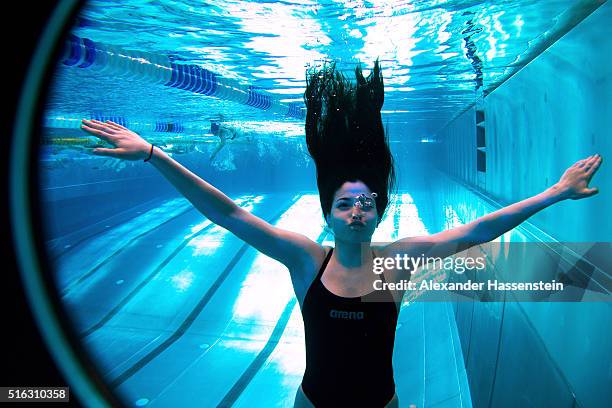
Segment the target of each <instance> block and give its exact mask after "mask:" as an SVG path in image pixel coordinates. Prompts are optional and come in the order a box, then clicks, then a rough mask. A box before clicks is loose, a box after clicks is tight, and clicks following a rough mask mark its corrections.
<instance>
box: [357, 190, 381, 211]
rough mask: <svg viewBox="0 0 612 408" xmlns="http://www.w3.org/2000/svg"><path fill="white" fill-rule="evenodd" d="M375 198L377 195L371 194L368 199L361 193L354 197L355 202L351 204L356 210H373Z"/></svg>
mask: <svg viewBox="0 0 612 408" xmlns="http://www.w3.org/2000/svg"><path fill="white" fill-rule="evenodd" d="M376 197H378V194H376V193H372V194H371V195H370V196H369V197H368V196H367V195H365V193H361V194H359V195H358V196H355V202H354V203H353V206H354V207H357V208H363V207H368V208H373V207H375V206H376V201H375V198H376Z"/></svg>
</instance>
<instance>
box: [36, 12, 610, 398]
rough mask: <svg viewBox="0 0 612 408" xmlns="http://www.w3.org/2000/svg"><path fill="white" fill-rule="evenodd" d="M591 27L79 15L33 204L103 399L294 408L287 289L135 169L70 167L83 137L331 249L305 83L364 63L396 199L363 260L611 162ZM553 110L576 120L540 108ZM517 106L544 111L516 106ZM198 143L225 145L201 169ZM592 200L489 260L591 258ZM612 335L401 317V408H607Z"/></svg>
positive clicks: (577, 325) (547, 313)
mask: <svg viewBox="0 0 612 408" xmlns="http://www.w3.org/2000/svg"><path fill="white" fill-rule="evenodd" d="M611 16H612V8H611V7H610V4H607V3H606V2H605V1H581V2H576V1H569V0H565V1H560V0H559V1H553V0H551V1H545V2H532V1H496V2H486V1H432V0H428V1H413V2H400V1H380V2H365V1H344V2H343V1H330V0H326V1H309V0H303V1H266V2H258V1H233V0H232V1H210V2H206V3H200V2H192V1H163V2H157V1H126V2H121V4H118V3H109V2H106V1H90V2H86V3H85V4H84V5H83V7H82V9H81V10H80V12H79V14H78V16H77V17H76V20H75V21H74V25H73V28H72V29H71V31H70V33H69V35H70V36H69V37H67V38H66V39H65V41H64V48H63V50H62V51H61V52H60V54H59V60H58V62H57V65H56V68H55V71H54V73H53V76H52V82H51V83H50V84H49V89H48V97H47V100H46V101H45V105H44V106H45V114H44V117H43V118H42V121H43V122H42V125H43V128H42V134H41V135H40V142H41V145H40V147H41V148H40V155H39V175H40V182H41V184H40V192H41V195H40V199H41V208H42V212H43V214H42V216H43V217H42V218H43V220H44V235H45V242H46V247H47V250H48V258H49V261H50V262H51V265H52V266H53V270H54V276H53V278H54V286H55V288H56V289H57V293H58V295H59V297H60V298H61V302H62V305H63V306H64V308H65V311H66V315H67V316H68V319H69V320H70V322H71V324H72V327H73V328H74V331H75V333H76V334H77V336H78V337H79V339H80V341H81V342H82V344H83V346H84V348H85V350H86V351H87V352H88V354H89V355H90V357H91V359H92V361H93V362H94V364H95V365H96V369H97V371H98V372H99V373H100V375H101V376H102V378H103V379H104V380H105V382H106V383H107V384H108V387H109V388H110V389H111V390H113V392H115V393H116V394H117V395H118V396H119V397H120V398H121V400H122V401H123V402H124V403H125V404H126V405H127V406H155V407H166V406H168V407H170V406H172V407H174V406H228V407H229V406H244V407H253V406H257V407H259V406H261V407H270V406H283V407H285V406H286V407H291V406H293V400H294V398H295V392H296V390H297V388H298V386H299V384H300V382H301V378H302V375H303V372H304V368H305V347H304V331H303V322H302V317H301V314H300V310H299V305H298V303H297V300H296V298H295V295H294V293H293V290H292V286H291V281H290V279H289V274H288V273H287V270H286V268H284V267H283V266H282V265H281V264H280V263H278V262H276V261H274V260H272V259H270V258H268V257H266V256H264V255H262V254H260V253H258V252H257V251H256V250H255V249H253V248H252V247H250V246H248V245H246V244H245V243H244V242H242V241H241V240H239V239H238V238H237V237H235V236H234V235H232V234H231V233H230V232H228V231H227V230H225V229H223V228H221V227H218V226H216V225H214V224H212V223H211V221H210V220H208V219H207V218H206V217H205V216H203V215H202V214H201V213H199V212H198V211H197V210H196V209H195V208H194V207H193V206H192V205H191V204H190V203H189V202H188V201H187V200H186V199H185V198H183V197H181V196H180V195H178V193H177V192H176V191H175V190H174V189H173V188H172V186H171V185H170V184H169V183H168V182H167V181H165V180H164V179H163V177H162V176H161V175H160V174H159V173H157V171H156V170H155V169H154V168H153V167H152V166H150V165H149V164H147V163H142V162H140V161H137V162H125V161H120V160H117V159H113V158H107V157H98V156H93V155H91V154H90V149H91V148H92V147H95V146H100V145H101V144H100V141H97V140H96V139H95V138H93V137H90V136H87V135H86V134H85V133H84V132H82V131H81V130H80V129H79V124H80V119H81V118H98V119H101V120H106V119H110V120H114V121H116V122H118V123H122V124H124V125H125V126H127V127H129V128H131V129H133V130H135V131H137V132H138V133H139V134H141V135H142V136H143V137H144V138H145V139H147V140H149V141H151V142H153V143H155V144H156V145H158V146H160V147H161V148H162V149H164V150H165V151H167V152H168V153H169V154H170V155H171V156H172V157H173V158H174V159H176V160H177V161H179V162H180V163H181V164H183V165H185V166H186V167H188V168H189V169H190V170H192V171H194V172H195V173H196V174H198V175H199V176H200V177H202V178H203V179H205V180H207V181H208V182H210V183H211V184H213V185H214V186H216V187H217V188H219V189H220V190H222V191H223V192H225V193H226V194H228V196H230V197H231V198H232V199H233V200H234V201H235V202H236V203H237V204H238V205H239V206H241V207H242V208H244V209H245V210H247V211H249V212H251V213H253V214H255V215H257V216H258V217H261V218H263V219H264V220H266V221H268V222H270V223H272V224H274V225H277V226H279V227H281V228H284V229H287V230H291V231H296V232H299V233H302V234H304V235H306V236H307V237H309V238H310V239H312V240H314V241H316V242H319V243H321V244H323V245H330V246H331V245H333V242H334V241H333V236H331V235H330V234H329V232H328V231H327V230H326V229H325V228H324V222H323V218H322V214H321V210H320V204H319V199H318V196H317V191H316V183H315V168H314V164H313V162H312V160H311V159H310V157H309V156H308V154H307V150H306V147H305V142H304V120H303V115H304V104H303V99H302V95H303V92H304V86H305V71H306V69H308V68H310V67H313V66H321V65H322V64H323V63H325V62H331V61H335V62H336V63H337V67H338V68H339V69H340V70H341V71H342V72H344V73H345V75H346V76H348V77H351V76H352V75H353V73H352V72H353V70H354V67H355V65H356V64H357V63H362V65H363V68H364V70H365V71H366V73H367V71H369V70H370V69H371V66H372V64H373V61H374V60H375V59H376V58H380V61H381V65H382V72H383V77H384V80H385V105H384V107H383V110H382V117H383V122H384V123H385V125H386V127H387V130H388V137H389V140H390V146H391V150H392V152H393V154H394V157H395V160H396V165H397V169H398V176H399V185H398V189H397V192H396V193H395V194H394V195H393V197H392V199H391V204H390V206H389V209H388V212H387V214H386V216H385V218H384V220H383V221H382V223H381V224H380V226H379V227H378V229H377V231H376V233H375V236H374V238H373V240H374V241H377V242H385V241H392V240H396V239H399V238H402V237H406V236H416V235H427V234H432V233H436V232H439V231H442V230H445V229H448V228H452V227H455V226H458V225H461V224H464V223H467V222H470V221H471V220H473V219H475V218H477V217H479V216H482V215H485V214H487V213H490V212H493V211H495V210H497V209H499V208H500V206H502V205H505V204H509V203H511V202H515V201H518V200H519V199H523V198H526V197H527V195H528V194H529V195H532V194H536V193H537V192H539V191H541V190H538V189H542V188H545V187H546V186H548V185H550V184H551V183H553V182H554V181H556V180H553V179H552V178H551V177H559V176H560V175H561V173H562V170H563V169H564V168H566V167H568V166H569V165H571V164H572V163H573V161H575V160H577V159H578V158H583V157H585V155H587V154H586V153H587V152H588V154H592V153H594V152H601V153H602V155H604V156H605V153H606V152H610V153H612V150H611V149H612V146H611V144H610V143H609V142H608V141H607V139H605V136H604V131H603V130H602V129H609V127H608V126H607V123H608V122H609V120H610V119H607V117H610V115H608V116H606V111H605V109H606V108H605V106H609V104H607V105H606V104H605V103H604V104H600V103H595V102H592V101H594V100H596V101H599V102H601V101H602V100H603V101H604V102H605V101H606V100H609V94H607V90H609V88H610V85H608V84H607V82H606V81H605V80H602V79H601V78H606V76H607V75H608V74H609V73H610V72H609V68H607V67H608V66H611V65H612V64H605V63H601V61H607V59H609V58H608V57H607V56H606V54H605V53H603V52H600V53H598V52H597V50H592V49H589V48H588V47H587V46H586V44H588V45H589V46H592V47H595V45H594V44H595V41H589V40H588V39H589V38H591V39H592V38H597V39H602V38H612V37H607V36H606V35H605V34H606V33H607V32H608V31H609V29H607V28H604V26H606V25H605V24H604V23H603V22H605V21H608V20H607V19H609V18H610V17H611ZM606 30H607V31H606ZM598 41H599V40H598ZM602 41H603V43H602V44H603V45H601V47H602V48H603V49H605V48H606V46H609V44H610V42H609V40H605V41H604V40H602ZM606 41H607V42H606ZM568 50H569V51H568ZM560 56H562V57H567V60H565V59H562V61H561V62H560V61H559V58H561V57H560ZM583 57H584V58H583ZM555 58H556V59H555ZM590 58H592V60H591V59H590ZM568 61H569V62H568ZM574 61H580V63H575V64H574ZM564 64H565V65H564ZM542 66H543V67H542ZM582 67H586V68H588V69H591V70H592V71H589V72H593V73H592V74H587V73H585V72H584V69H585V68H582ZM555 69H558V70H560V72H561V73H556V74H554V75H558V76H554V77H553V76H552V75H551V76H550V77H547V76H546V75H543V74H542V73H543V72H544V73H549V74H550V73H551V72H555V71H554V70H555ZM555 78H569V79H564V80H567V81H568V82H571V83H570V84H569V86H564V87H559V86H556V84H557V83H558V82H559V81H563V80H561V79H555ZM521 84H530V85H531V86H526V85H521ZM602 84H603V85H602ZM572 86H574V87H575V89H574V94H572V95H585V96H576V98H578V99H577V100H576V101H575V104H576V106H587V105H586V102H584V101H585V100H588V101H589V105H588V106H590V107H592V108H593V109H594V110H595V111H597V110H598V109H600V110H601V111H597V112H600V114H598V115H595V114H593V115H592V116H593V118H597V119H593V120H590V121H587V120H585V117H586V118H590V116H589V114H587V113H584V112H583V110H582V108H577V107H576V106H574V105H571V103H572V102H564V101H568V100H571V99H572V98H569V97H566V96H565V95H561V96H558V97H554V96H552V95H554V92H555V90H557V91H559V88H571V87H572ZM527 88H529V89H527ZM517 89H518V91H517ZM544 92H548V93H544ZM536 93H537V98H539V99H538V101H540V100H541V99H542V97H541V95H540V94H544V95H548V94H550V95H551V97H550V101H548V100H546V101H545V102H538V103H533V104H529V105H527V106H525V103H526V102H519V101H521V100H525V101H529V100H531V99H529V98H532V96H533V95H536ZM521 97H524V99H521ZM535 98H536V97H535V96H533V99H535ZM564 98H566V99H564ZM580 98H583V99H580ZM606 98H607V99H606ZM519 103H522V104H523V105H522V106H515V105H516V104H519ZM568 103H569V104H570V105H571V107H570V108H568V111H569V112H568V111H565V110H564V106H565V105H567V104H568ZM591 103H592V106H591ZM542 104H543V105H542ZM540 105H542V106H543V107H542V108H539V106H540ZM602 105H603V106H602ZM540 109H541V110H540ZM517 112H518V113H517ZM530 112H537V113H538V114H534V116H529V115H530ZM607 113H608V114H609V111H608V112H607ZM483 115H486V116H483ZM547 115H550V116H547ZM573 115H577V116H576V117H574V116H573ZM481 116H482V118H481ZM479 118H481V119H479ZM514 118H517V119H516V122H514V120H515V119H514ZM568 118H569V119H568ZM564 121H570V122H564ZM600 121H601V122H600ZM215 123H217V124H219V123H221V124H222V125H223V126H225V127H227V128H228V129H232V131H233V132H235V135H236V137H235V138H233V139H232V140H228V141H227V143H226V144H225V145H224V146H223V148H221V149H220V150H219V151H218V153H216V154H213V152H214V151H215V150H217V149H218V147H219V138H218V137H217V136H216V135H215V134H213V132H212V129H213V128H214V124H215ZM568 123H569V124H568ZM592 123H597V125H596V126H593V127H592V128H588V126H591V124H592ZM574 124H576V125H575V126H573V125H574ZM521 126H522V127H521ZM551 126H552V128H551ZM555 126H558V128H557V127H555ZM583 128H588V129H587V130H586V131H585V135H584V139H583V138H582V136H574V135H575V134H577V133H579V131H582V129H583ZM515 129H517V130H515ZM565 129H571V130H572V132H573V133H568V134H564V135H563V136H560V137H559V139H557V136H556V133H555V131H561V130H565ZM519 130H520V131H519ZM485 132H486V138H485ZM521 132H523V133H521ZM530 132H535V133H537V137H532V136H531V135H532V133H530ZM587 139H588V140H587ZM583 140H584V141H585V142H584V143H582V141H583ZM534 146H535V147H534ZM592 149H597V150H596V151H592ZM549 151H552V152H553V154H547V152H549ZM577 154H580V155H582V156H580V157H576V155H577ZM517 157H527V158H528V159H529V160H527V159H526V160H525V161H526V162H529V163H533V164H526V163H521V162H519V161H518V159H517ZM534 166H535V167H534ZM538 166H540V167H538ZM534 168H535V170H534ZM521 169H522V170H521ZM529 169H531V172H528V170H529ZM602 171H605V170H602ZM502 174H503V175H504V177H506V179H510V181H509V182H508V183H505V182H503V181H500V180H501V179H502V177H501V176H500V175H502ZM607 174H609V173H607ZM555 175H556V176H555ZM604 177H606V178H604ZM601 180H604V181H601V183H600V184H599V186H600V188H601V193H600V197H598V200H599V201H594V200H592V201H589V202H588V204H582V201H580V202H576V203H574V202H572V203H563V204H560V205H559V207H558V208H554V209H547V210H545V211H544V212H543V213H541V214H538V215H537V216H535V217H534V218H533V219H531V220H530V222H529V223H525V224H524V225H522V226H521V227H520V228H516V229H514V230H512V231H511V232H508V233H507V234H505V235H503V236H502V237H500V238H499V241H500V242H517V241H518V242H520V241H538V242H540V241H543V242H549V241H552V242H557V241H568V242H595V241H603V242H609V241H612V239H611V238H612V236H610V234H609V231H611V230H612V228H610V226H611V224H610V222H611V221H609V219H608V217H604V216H603V214H604V213H605V212H604V211H605V208H609V206H608V205H609V203H610V202H611V198H610V187H612V184H611V183H610V182H609V180H610V178H609V176H605V175H602V176H601ZM606 180H607V182H606ZM606 187H608V188H607V190H605V188H606ZM561 205H564V206H565V207H561ZM580 205H583V206H582V207H580ZM597 216H599V218H597ZM558 220H564V221H563V222H559V221H558ZM531 266H532V267H534V268H536V267H537V265H531ZM598 267H600V268H601V269H605V268H604V266H603V265H598ZM608 277H609V276H608ZM551 316H561V317H559V318H558V319H557V318H552V317H551ZM583 316H588V317H587V318H584V317H583ZM610 323H612V314H611V313H610V308H609V303H605V302H604V303H596V302H593V303H590V304H584V303H548V302H543V303H538V304H532V303H521V302H510V301H508V302H490V303H486V302H476V301H473V302H456V303H454V302H418V301H416V302H406V303H404V304H403V306H402V310H401V313H400V317H399V323H398V327H397V334H396V345H395V349H394V372H395V381H396V384H397V393H398V396H399V399H400V402H401V406H402V407H404V406H405V407H408V406H410V405H411V404H414V405H416V406H417V407H471V406H472V405H474V406H476V407H480V406H493V407H497V406H500V407H502V406H510V405H513V406H551V407H552V406H568V407H569V406H579V407H597V406H606V405H608V404H609V403H610V402H611V401H612V394H611V391H610V390H609V387H607V386H606V385H605V384H609V381H610V380H612V378H610V373H611V372H612V371H611V370H610V367H611V364H612V359H611V358H610V357H611V355H610V351H609V350H612V348H611V347H610V341H609V339H610V336H609V334H610V327H612V325H611V324H610ZM568 333H570V334H568ZM579 334H581V335H579ZM585 342H586V345H585ZM519 371H520V373H521V374H520V375H519V374H517V372H519ZM519 377H520V378H519ZM566 404H567V405H566Z"/></svg>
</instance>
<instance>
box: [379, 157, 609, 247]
mask: <svg viewBox="0 0 612 408" xmlns="http://www.w3.org/2000/svg"><path fill="white" fill-rule="evenodd" d="M602 160H603V159H602V157H601V156H600V155H598V154H595V155H593V156H590V157H588V158H586V159H584V160H579V161H577V162H576V163H575V164H574V165H573V166H571V167H570V168H568V169H567V170H566V171H565V173H563V176H561V179H560V180H559V181H558V182H557V183H556V184H555V185H553V186H552V187H550V188H548V189H547V190H545V191H543V192H542V193H540V194H537V195H535V196H533V197H530V198H527V199H525V200H522V201H519V202H517V203H514V204H512V205H509V206H507V207H504V208H502V209H500V210H497V211H495V212H492V213H490V214H487V215H484V216H482V217H480V218H478V219H476V220H474V221H472V222H470V223H468V224H465V225H461V226H459V227H456V228H453V229H450V230H447V231H442V232H439V233H437V234H433V235H427V236H419V237H409V238H403V239H400V240H398V241H395V242H393V243H392V244H390V245H389V246H388V247H387V248H385V252H386V253H387V255H389V256H394V255H396V254H405V253H410V254H415V253H418V254H425V255H427V256H431V257H440V258H445V257H447V256H450V255H453V254H455V253H457V252H461V251H463V250H465V249H468V248H469V247H471V246H474V245H478V244H482V243H485V242H489V241H492V240H494V239H495V238H497V237H499V236H500V235H502V234H504V233H505V232H507V231H510V230H511V229H513V228H514V227H516V226H518V225H519V224H521V223H522V222H523V221H525V220H526V219H527V218H529V217H531V216H532V215H533V214H535V213H537V212H538V211H541V210H543V209H544V208H546V207H548V206H549V205H552V204H555V203H557V202H559V201H562V200H566V199H572V200H579V199H582V198H586V197H590V196H592V195H595V194H597V193H598V192H599V190H598V189H597V188H590V187H589V182H590V181H591V178H593V176H594V175H595V173H596V172H597V169H598V168H599V166H600V165H601V163H602Z"/></svg>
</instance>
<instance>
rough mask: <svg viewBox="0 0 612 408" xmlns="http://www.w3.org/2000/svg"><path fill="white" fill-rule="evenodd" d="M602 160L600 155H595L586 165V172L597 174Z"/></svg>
mask: <svg viewBox="0 0 612 408" xmlns="http://www.w3.org/2000/svg"><path fill="white" fill-rule="evenodd" d="M602 162H603V159H602V157H601V156H600V155H595V157H594V158H593V159H591V160H589V162H588V163H587V164H586V166H585V171H586V174H587V175H588V176H592V175H593V174H595V172H596V171H597V169H598V168H599V166H600V165H601V163H602Z"/></svg>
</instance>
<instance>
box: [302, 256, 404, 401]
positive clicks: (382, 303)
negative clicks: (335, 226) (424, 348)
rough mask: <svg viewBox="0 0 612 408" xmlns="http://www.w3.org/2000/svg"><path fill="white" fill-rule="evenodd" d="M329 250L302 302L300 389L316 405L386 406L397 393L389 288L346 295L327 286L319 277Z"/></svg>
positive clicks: (393, 313) (393, 306) (393, 317)
mask: <svg viewBox="0 0 612 408" xmlns="http://www.w3.org/2000/svg"><path fill="white" fill-rule="evenodd" d="M332 251H333V249H331V250H330V251H329V254H327V257H326V258H325V261H324V262H323V265H322V266H321V269H320V270H319V273H318V275H317V277H316V278H315V280H314V281H313V283H312V284H311V286H310V288H308V292H306V296H305V298H304V304H303V306H302V316H303V319H304V332H305V339H306V371H305V372H304V378H303V380H302V389H303V390H304V394H306V396H307V397H308V399H309V400H310V401H311V402H312V403H313V404H314V405H315V407H317V408H319V407H343V406H347V407H348V406H350V407H384V406H385V405H386V404H387V403H388V402H389V401H390V400H391V399H392V398H393V396H394V394H395V382H394V380H393V366H392V357H393V343H394V340H395V328H396V324H397V316H398V311H397V306H396V303H395V300H394V298H393V296H392V295H391V292H389V291H388V290H385V291H373V292H371V293H369V294H367V295H365V296H361V297H348V298H347V297H341V296H337V295H335V294H333V293H331V292H330V291H329V290H327V288H325V286H324V285H323V283H322V282H321V276H323V272H324V271H325V267H326V266H327V264H328V262H329V259H330V258H331V255H332ZM380 276H381V279H382V280H383V281H384V276H383V275H380Z"/></svg>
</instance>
